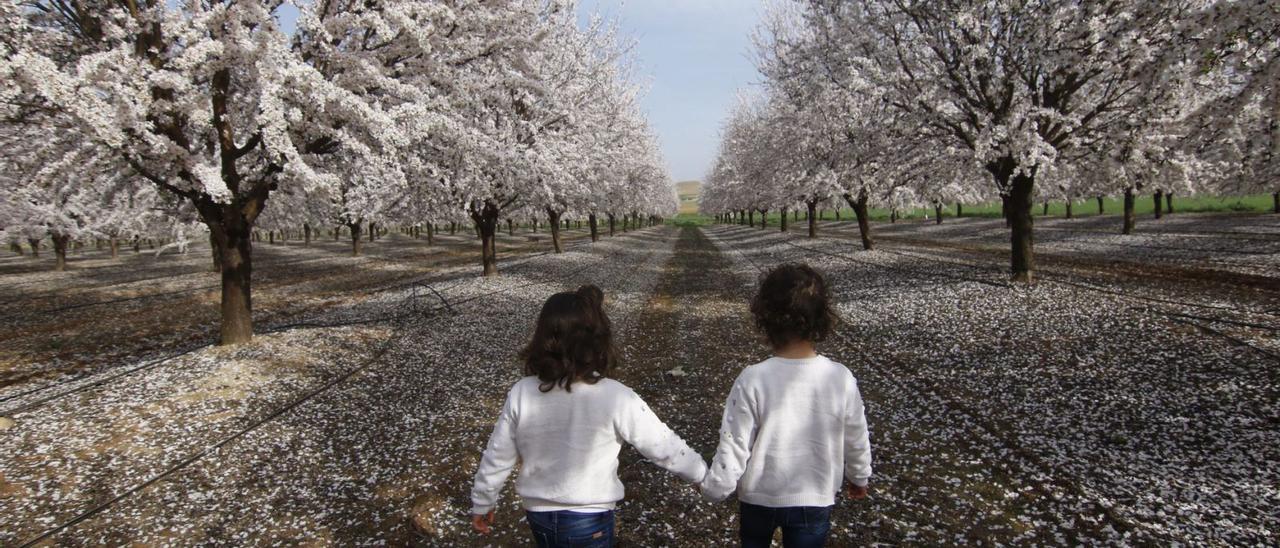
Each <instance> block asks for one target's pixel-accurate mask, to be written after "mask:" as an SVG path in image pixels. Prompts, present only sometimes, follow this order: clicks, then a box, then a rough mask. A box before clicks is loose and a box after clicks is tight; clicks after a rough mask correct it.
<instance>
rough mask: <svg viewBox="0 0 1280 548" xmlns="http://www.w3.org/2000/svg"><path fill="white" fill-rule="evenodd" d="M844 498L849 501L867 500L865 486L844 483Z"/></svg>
mask: <svg viewBox="0 0 1280 548" xmlns="http://www.w3.org/2000/svg"><path fill="white" fill-rule="evenodd" d="M844 496H845V497H846V498H848V499H849V500H859V499H865V498H867V486H865V485H854V484H852V483H845V484H844Z"/></svg>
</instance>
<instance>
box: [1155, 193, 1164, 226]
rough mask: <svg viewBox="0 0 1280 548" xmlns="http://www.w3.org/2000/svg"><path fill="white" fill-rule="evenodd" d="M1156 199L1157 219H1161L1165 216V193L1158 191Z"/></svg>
mask: <svg viewBox="0 0 1280 548" xmlns="http://www.w3.org/2000/svg"><path fill="white" fill-rule="evenodd" d="M1154 197H1155V202H1156V208H1155V214H1156V218H1157V219H1159V218H1161V217H1163V216H1164V191H1163V190H1160V189H1156V193H1155V196H1154Z"/></svg>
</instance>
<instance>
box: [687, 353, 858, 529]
mask: <svg viewBox="0 0 1280 548" xmlns="http://www.w3.org/2000/svg"><path fill="white" fill-rule="evenodd" d="M869 477H871V442H870V440H869V438H868V435H867V419H866V416H865V414H864V412H863V406H862V395H861V394H860V393H859V392H858V383H857V381H856V380H854V378H853V374H852V373H850V372H849V369H848V368H846V367H845V366H843V365H840V364H838V363H835V362H833V361H831V360H828V359H827V358H824V357H822V356H817V357H814V358H807V359H798V360H796V359H785V358H777V357H773V358H769V359H767V360H765V361H763V362H760V363H758V364H755V365H752V366H750V367H748V368H746V369H744V370H742V373H741V374H739V375H738V380H737V381H735V382H734V383H733V389H732V390H730V391H729V398H728V400H727V401H726V402H725V408H724V418H723V420H722V422H721V425H720V445H719V447H717V448H716V454H715V458H714V459H713V460H712V462H711V469H710V470H709V471H708V472H707V476H706V478H705V479H703V480H702V485H701V487H702V493H703V495H704V496H705V497H707V498H709V499H711V500H717V501H719V500H724V499H725V498H727V497H728V496H729V494H730V493H733V491H734V489H735V488H736V489H737V491H738V500H741V501H743V502H747V503H750V504H756V505H760V506H769V507H773V508H782V507H787V506H831V505H832V504H835V495H836V493H837V492H839V490H840V485H841V483H842V479H844V478H848V479H849V481H851V482H853V483H854V484H857V485H866V483H867V478H869Z"/></svg>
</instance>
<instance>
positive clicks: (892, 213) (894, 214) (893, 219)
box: [889, 209, 898, 224]
mask: <svg viewBox="0 0 1280 548" xmlns="http://www.w3.org/2000/svg"><path fill="white" fill-rule="evenodd" d="M889 222H890V223H893V224H897V223H898V210H896V209H890V210H889Z"/></svg>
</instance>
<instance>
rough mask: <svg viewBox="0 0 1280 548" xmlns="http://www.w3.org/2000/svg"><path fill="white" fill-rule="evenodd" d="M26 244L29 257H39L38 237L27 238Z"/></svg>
mask: <svg viewBox="0 0 1280 548" xmlns="http://www.w3.org/2000/svg"><path fill="white" fill-rule="evenodd" d="M27 245H29V246H31V258H32V259H38V258H40V238H27ZM135 249H136V248H135Z"/></svg>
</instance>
